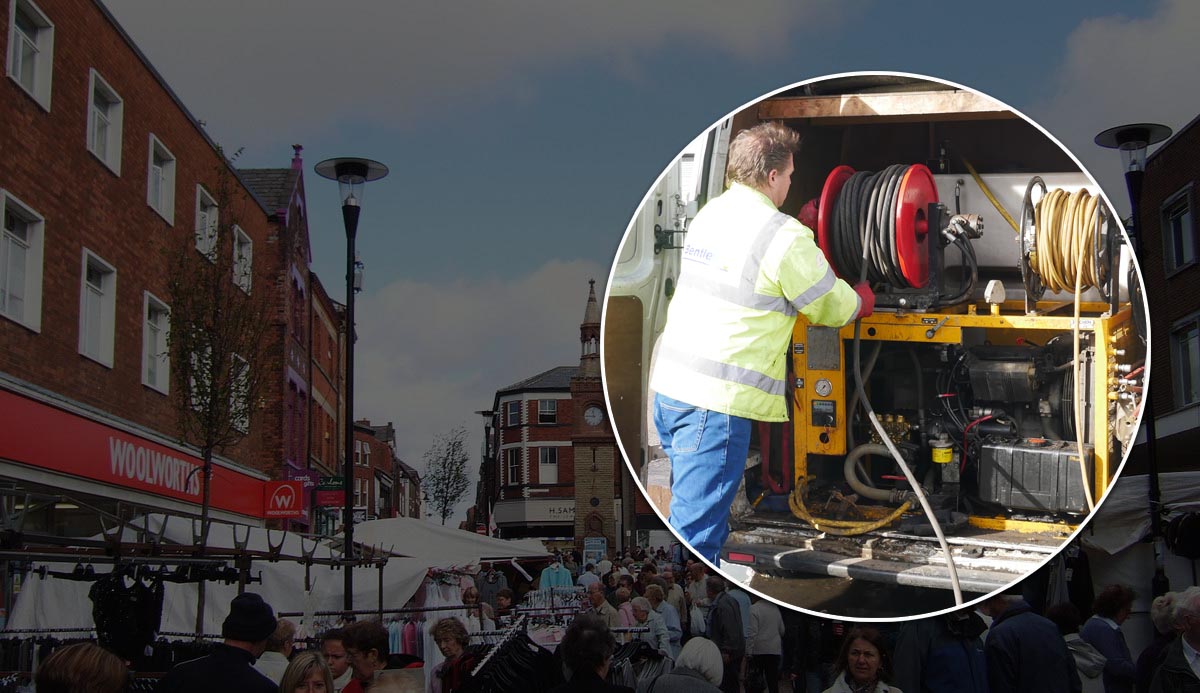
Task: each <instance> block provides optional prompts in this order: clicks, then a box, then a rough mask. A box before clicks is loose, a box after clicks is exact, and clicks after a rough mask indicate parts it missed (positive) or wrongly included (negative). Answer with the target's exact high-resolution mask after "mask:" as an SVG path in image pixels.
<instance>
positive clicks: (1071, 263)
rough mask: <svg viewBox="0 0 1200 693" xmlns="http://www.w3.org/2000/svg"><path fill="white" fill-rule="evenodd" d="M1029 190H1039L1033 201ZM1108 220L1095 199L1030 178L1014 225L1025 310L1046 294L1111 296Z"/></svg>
mask: <svg viewBox="0 0 1200 693" xmlns="http://www.w3.org/2000/svg"><path fill="white" fill-rule="evenodd" d="M1035 190H1036V191H1040V194H1039V195H1038V196H1037V201H1036V202H1035V201H1034V197H1035V194H1034V193H1035ZM1112 223H1113V215H1112V214H1111V213H1110V212H1109V211H1108V207H1107V206H1106V205H1104V204H1103V202H1102V200H1101V199H1100V197H1099V196H1093V195H1092V194H1091V193H1090V192H1088V191H1087V190H1086V189H1080V190H1078V191H1076V192H1074V193H1069V194H1068V193H1067V192H1066V191H1064V190H1062V189H1059V188H1056V189H1054V190H1047V188H1046V182H1045V181H1044V180H1042V178H1041V177H1040V176H1034V177H1033V178H1031V179H1030V180H1029V184H1028V185H1027V186H1026V187H1025V196H1024V198H1023V200H1022V202H1021V216H1020V222H1019V225H1018V229H1019V234H1020V240H1021V279H1022V281H1023V282H1024V284H1025V308H1026V310H1027V311H1032V310H1033V309H1034V306H1035V304H1036V303H1037V302H1038V301H1040V300H1041V299H1042V297H1043V296H1044V295H1045V293H1046V290H1047V289H1050V290H1051V291H1055V292H1062V291H1067V292H1071V293H1078V292H1082V291H1085V290H1087V289H1090V288H1095V289H1096V290H1097V291H1098V292H1099V293H1100V295H1101V296H1102V297H1103V298H1104V300H1105V301H1108V302H1111V301H1112V300H1113V297H1114V296H1115V295H1116V289H1117V282H1116V281H1115V278H1116V273H1115V272H1113V271H1112V262H1113V255H1114V252H1113V248H1114V247H1115V244H1116V243H1115V241H1116V238H1117V234H1116V232H1115V230H1114V229H1113V228H1112Z"/></svg>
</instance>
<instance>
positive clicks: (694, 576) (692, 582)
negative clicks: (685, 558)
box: [684, 563, 711, 640]
mask: <svg viewBox="0 0 1200 693" xmlns="http://www.w3.org/2000/svg"><path fill="white" fill-rule="evenodd" d="M687 576H688V582H687V587H686V588H685V589H684V597H686V599H687V609H688V624H689V626H688V632H689V633H691V634H692V635H704V630H705V628H706V627H707V625H708V583H707V575H706V574H705V570H704V564H702V563H692V564H691V565H690V566H688V569H687ZM709 639H710V640H711V638H709Z"/></svg>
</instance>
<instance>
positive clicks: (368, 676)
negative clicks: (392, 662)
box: [342, 621, 389, 693]
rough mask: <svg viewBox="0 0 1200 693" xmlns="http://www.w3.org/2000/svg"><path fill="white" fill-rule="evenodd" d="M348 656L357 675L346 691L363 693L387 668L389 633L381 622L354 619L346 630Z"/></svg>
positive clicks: (343, 690) (345, 641)
mask: <svg viewBox="0 0 1200 693" xmlns="http://www.w3.org/2000/svg"><path fill="white" fill-rule="evenodd" d="M343 637H344V638H345V640H343V641H342V642H343V643H344V644H345V646H346V658H347V659H349V660H350V668H351V669H352V670H353V672H354V677H353V678H352V679H351V680H350V683H348V684H346V687H345V688H343V689H342V692H343V693H362V692H363V691H365V690H367V689H369V688H370V687H371V685H372V684H374V683H376V682H377V680H378V679H379V676H380V673H381V672H382V671H383V670H384V669H386V668H387V660H388V652H389V646H388V632H387V628H384V627H383V626H382V625H381V624H380V623H379V622H378V621H355V622H354V623H351V624H350V625H348V626H346V628H345V631H344V636H343Z"/></svg>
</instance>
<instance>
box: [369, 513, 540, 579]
mask: <svg viewBox="0 0 1200 693" xmlns="http://www.w3.org/2000/svg"><path fill="white" fill-rule="evenodd" d="M354 539H355V543H359V544H365V545H368V546H373V547H377V548H380V549H382V550H383V551H385V552H388V553H391V554H392V555H395V556H410V557H420V558H422V559H423V560H426V561H430V560H432V561H434V563H432V564H431V565H437V566H438V567H443V568H446V567H452V566H457V567H465V566H469V565H474V564H477V563H479V562H480V561H500V560H509V559H512V558H517V559H521V558H531V559H537V558H549V557H550V552H549V551H547V550H546V546H545V545H544V544H542V542H540V541H537V540H536V539H519V540H509V539H496V538H494V537H489V536H484V535H482V534H476V533H474V532H468V531H466V530H462V529H454V528H451V527H446V526H444V525H439V524H435V523H433V522H426V521H424V520H418V519H414V518H411V517H393V518H388V519H383V520H371V521H369V522H362V523H359V524H357V525H355V526H354Z"/></svg>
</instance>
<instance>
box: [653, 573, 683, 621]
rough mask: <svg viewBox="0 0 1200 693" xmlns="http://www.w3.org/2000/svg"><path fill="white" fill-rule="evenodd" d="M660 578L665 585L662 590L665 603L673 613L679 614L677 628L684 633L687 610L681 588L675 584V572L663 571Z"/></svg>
mask: <svg viewBox="0 0 1200 693" xmlns="http://www.w3.org/2000/svg"><path fill="white" fill-rule="evenodd" d="M660 577H662V579H663V582H664V583H666V587H665V588H664V590H665V593H666V596H665V598H666V600H667V603H668V604H670V605H671V606H672V607H673V608H674V609H675V612H676V613H678V614H679V626H680V628H681V629H682V630H683V632H684V633H686V632H687V628H688V624H687V617H688V610H687V597H685V596H684V593H683V588H682V587H680V586H679V585H677V584H676V583H675V571H674V570H673V569H671V568H666V569H664V570H663V572H662V575H661V576H660Z"/></svg>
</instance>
